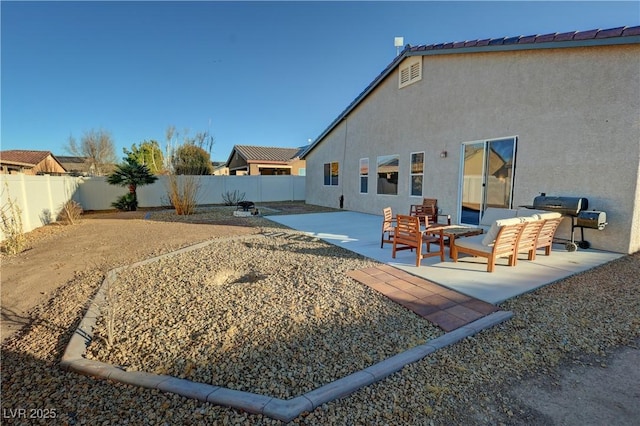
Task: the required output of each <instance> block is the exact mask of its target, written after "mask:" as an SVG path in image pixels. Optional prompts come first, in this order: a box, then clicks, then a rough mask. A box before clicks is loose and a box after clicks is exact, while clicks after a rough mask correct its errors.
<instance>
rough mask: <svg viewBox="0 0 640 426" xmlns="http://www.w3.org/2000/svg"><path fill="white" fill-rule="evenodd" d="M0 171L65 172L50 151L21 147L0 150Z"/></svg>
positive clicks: (32, 173)
mask: <svg viewBox="0 0 640 426" xmlns="http://www.w3.org/2000/svg"><path fill="white" fill-rule="evenodd" d="M0 172H1V173H3V174H14V173H24V174H25V175H38V174H49V175H63V174H67V171H66V169H65V168H64V167H63V166H62V164H61V163H60V161H59V159H58V158H56V156H55V155H53V154H52V153H51V152H50V151H30V150H22V149H14V150H7V151H0Z"/></svg>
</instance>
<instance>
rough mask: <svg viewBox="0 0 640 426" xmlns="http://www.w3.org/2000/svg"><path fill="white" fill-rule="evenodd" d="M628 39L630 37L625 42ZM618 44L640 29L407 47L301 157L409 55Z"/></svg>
mask: <svg viewBox="0 0 640 426" xmlns="http://www.w3.org/2000/svg"><path fill="white" fill-rule="evenodd" d="M625 37H628V38H626V39H625ZM618 43H635V44H637V43H640V26H634V27H616V28H610V29H605V30H600V29H597V30H588V31H572V32H566V33H552V34H543V35H528V36H515V37H503V38H495V39H481V40H480V39H479V40H467V41H456V42H448V43H438V44H429V45H418V46H411V45H409V44H407V45H406V46H405V48H404V49H403V50H402V52H400V54H398V56H396V57H395V58H394V59H393V61H391V63H390V64H389V65H387V67H386V68H385V69H384V70H383V71H382V72H381V73H380V74H379V75H378V76H377V77H376V78H375V79H374V80H373V81H372V82H371V83H370V84H369V85H368V86H367V87H366V88H365V89H364V90H363V91H362V92H361V93H360V94H359V95H358V96H357V97H356V98H355V99H354V100H353V101H352V102H351V103H350V104H349V105H348V106H347V108H345V109H344V111H343V112H342V113H340V115H338V117H337V118H336V119H335V120H333V122H331V124H330V125H329V126H328V127H327V128H326V129H325V130H324V131H323V132H322V133H321V134H320V136H318V137H317V138H316V140H314V141H313V143H312V144H311V145H309V146H308V147H307V149H306V150H305V151H304V152H303V153H302V154H301V158H303V159H304V157H305V156H306V155H307V154H308V153H309V152H311V150H313V148H315V146H316V145H317V144H318V143H319V142H320V141H321V140H322V139H323V138H324V137H325V136H326V135H328V134H329V132H331V130H333V128H334V127H336V126H337V125H338V123H340V122H341V121H342V119H343V118H344V117H346V116H347V115H348V114H349V113H350V112H351V111H352V110H353V109H354V108H355V107H356V106H357V105H358V104H360V102H362V101H363V100H364V99H365V98H366V97H367V95H368V94H369V93H370V92H371V91H372V90H373V89H374V88H375V87H376V86H377V85H378V84H379V83H380V82H381V81H382V80H384V79H385V77H387V76H388V75H389V74H390V73H391V72H392V71H393V70H394V69H395V68H396V67H397V66H398V65H399V64H400V62H402V61H403V60H404V59H405V58H407V57H408V56H427V55H435V54H445V53H448V54H456V53H470V52H476V53H477V52H492V51H498V50H500V51H507V50H524V49H552V48H560V47H578V46H597V45H610V44H618Z"/></svg>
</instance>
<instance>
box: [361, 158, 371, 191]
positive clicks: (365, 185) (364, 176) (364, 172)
mask: <svg viewBox="0 0 640 426" xmlns="http://www.w3.org/2000/svg"><path fill="white" fill-rule="evenodd" d="M368 192H369V159H368V158H361V159H360V193H361V194H366V193H368Z"/></svg>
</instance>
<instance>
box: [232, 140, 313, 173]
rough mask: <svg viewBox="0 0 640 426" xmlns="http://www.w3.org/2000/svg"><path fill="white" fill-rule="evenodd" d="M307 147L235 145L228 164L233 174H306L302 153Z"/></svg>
mask: <svg viewBox="0 0 640 426" xmlns="http://www.w3.org/2000/svg"><path fill="white" fill-rule="evenodd" d="M306 148H307V147H306V146H304V147H302V148H271V147H265V146H251V145H235V146H234V147H233V149H232V150H231V154H230V155H229V159H228V160H227V163H226V166H227V167H228V168H229V174H231V175H252V176H254V175H294V176H304V174H305V168H306V165H305V164H306V162H305V161H304V160H302V159H300V154H301V153H302V152H303V151H304V150H305V149H306Z"/></svg>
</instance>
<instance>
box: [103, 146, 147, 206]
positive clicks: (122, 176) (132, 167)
mask: <svg viewBox="0 0 640 426" xmlns="http://www.w3.org/2000/svg"><path fill="white" fill-rule="evenodd" d="M157 179H158V178H157V177H156V176H154V175H153V174H152V173H151V171H149V168H148V167H147V166H146V165H145V164H138V163H137V162H136V161H135V160H134V159H132V158H129V157H125V158H124V162H123V163H121V164H118V165H117V166H116V168H115V170H114V171H113V173H111V174H110V175H109V176H107V182H108V183H109V184H110V185H120V186H126V187H128V188H129V193H128V194H126V195H123V196H122V197H120V198H119V199H118V200H117V201H116V202H114V203H112V204H111V205H112V206H113V207H115V208H117V209H120V210H131V211H135V210H137V209H138V194H137V189H138V186H142V185H149V184H152V183H153V182H155V181H156V180H157Z"/></svg>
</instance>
